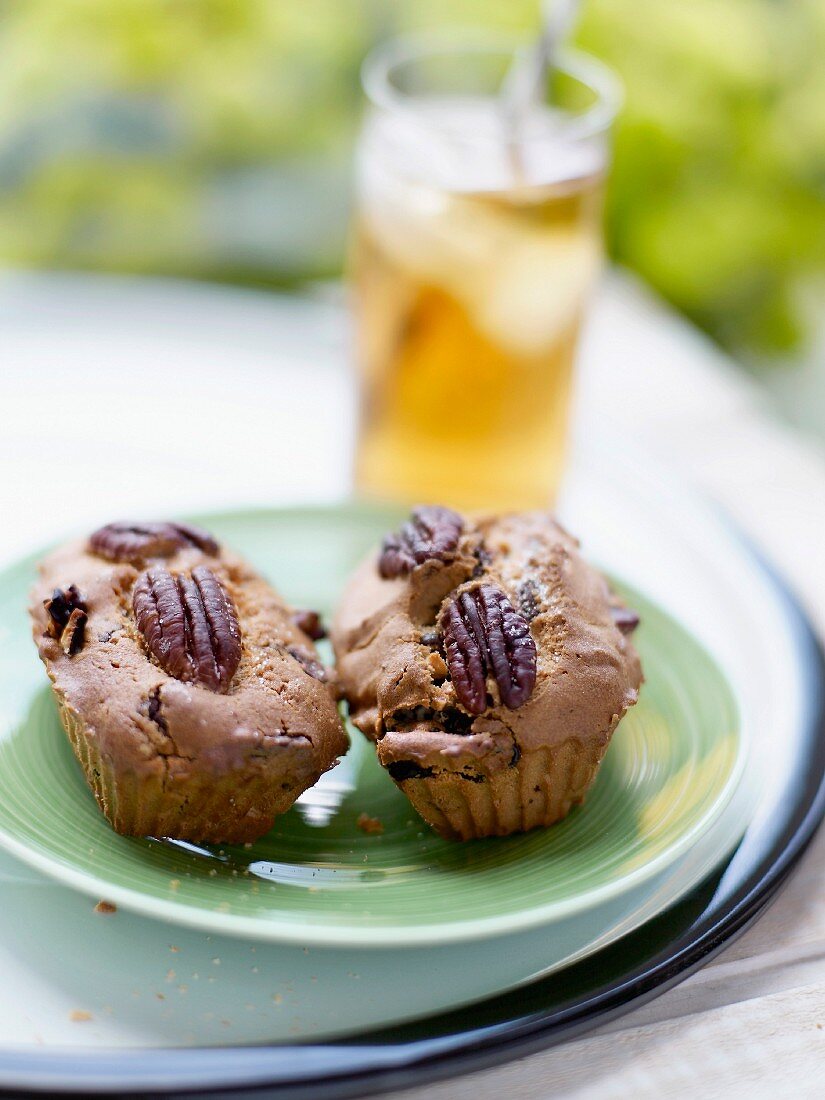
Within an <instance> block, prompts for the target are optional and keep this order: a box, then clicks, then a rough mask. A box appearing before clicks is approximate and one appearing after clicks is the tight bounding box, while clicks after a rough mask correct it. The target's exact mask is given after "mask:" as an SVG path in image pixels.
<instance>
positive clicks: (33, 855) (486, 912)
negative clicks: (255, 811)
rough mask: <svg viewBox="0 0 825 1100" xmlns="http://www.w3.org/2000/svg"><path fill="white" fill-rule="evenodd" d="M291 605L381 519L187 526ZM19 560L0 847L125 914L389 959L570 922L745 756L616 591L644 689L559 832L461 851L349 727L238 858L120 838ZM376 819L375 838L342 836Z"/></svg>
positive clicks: (715, 693) (717, 801)
mask: <svg viewBox="0 0 825 1100" xmlns="http://www.w3.org/2000/svg"><path fill="white" fill-rule="evenodd" d="M196 518H197V521H198V522H200V523H203V524H204V525H205V526H207V527H209V528H210V529H211V530H213V531H214V532H215V533H216V535H217V536H218V537H219V538H220V539H222V540H223V541H225V542H226V543H227V544H229V545H232V546H233V547H234V548H236V549H237V550H239V551H240V552H242V553H244V554H245V555H246V556H247V557H248V558H249V559H250V560H251V561H252V562H253V563H254V564H255V565H256V566H257V567H258V568H260V569H261V570H262V572H263V573H265V574H266V575H267V576H268V577H269V578H270V579H271V580H272V581H273V582H274V583H275V584H276V585H277V586H278V587H279V588H280V589H281V590H282V591H283V592H284V594H285V595H286V596H287V597H288V598H289V599H290V600H291V601H292V602H293V603H294V604H296V605H298V606H312V607H319V608H321V609H322V610H323V611H325V612H327V613H328V612H329V611H330V610H331V608H332V607H333V605H334V603H335V600H336V598H337V597H338V594H339V593H340V591H341V587H342V585H343V583H344V581H345V578H346V576H347V574H348V572H349V571H350V569H351V568H352V567H353V566H354V565H355V564H356V562H357V561H358V560H359V558H360V557H361V556H362V555H363V554H364V553H365V552H366V550H367V549H368V548H369V547H370V546H371V545H373V544H374V543H375V542H376V541H377V539H378V538H380V536H381V535H382V534H383V533H384V532H385V531H386V530H387V529H388V528H389V527H391V526H392V525H393V524H394V523H395V522H396V519H397V515H396V514H395V513H392V512H387V511H386V510H377V509H369V508H365V507H362V506H355V505H344V506H337V507H329V508H312V509H285V510H278V511H260V512H245V513H239V514H219V515H209V516H200V517H196ZM33 576H34V559H30V560H27V561H25V562H21V563H20V564H18V565H17V566H15V567H13V568H11V569H9V570H7V571H6V572H4V573H2V574H0V642H2V652H3V654H4V659H3V662H2V664H0V844H2V845H3V846H4V847H6V848H7V849H8V850H9V851H10V852H11V853H12V854H14V855H16V856H18V857H19V858H21V859H23V860H25V861H27V862H29V863H30V864H32V865H34V866H35V867H37V868H39V869H40V870H42V871H45V872H47V873H48V874H50V875H52V876H54V877H55V878H57V879H59V880H61V881H62V882H65V883H67V884H69V885H71V886H74V887H76V888H77V889H80V890H82V891H85V892H86V893H88V894H91V895H93V896H95V897H98V898H106V899H108V900H110V901H113V902H116V903H117V904H119V905H122V906H125V907H128V908H131V909H133V910H136V911H138V912H141V913H144V914H147V915H150V916H154V917H160V918H164V919H167V920H171V921H177V922H179V923H182V924H186V925H190V926H193V927H197V928H201V929H206V930H209V931H215V932H225V933H230V934H239V935H243V936H251V937H256V938H260V939H267V940H272V941H285V942H295V943H306V944H309V943H316V944H328V945H350V946H380V945H387V946H400V945H402V944H406V945H414V944H432V943H435V942H440V943H446V942H451V941H452V942H455V941H459V940H468V939H472V938H478V937H482V936H488V935H498V934H503V933H507V932H513V931H515V930H518V929H523V928H528V927H535V926H537V925H540V924H545V923H549V922H551V921H554V920H559V919H561V918H566V917H570V916H571V915H574V914H575V913H577V912H582V911H584V910H586V909H589V908H591V907H593V906H596V905H600V904H602V903H603V902H605V901H607V900H609V899H611V898H615V897H618V896H619V895H620V894H622V893H624V892H626V891H628V890H630V889H632V888H633V887H636V886H638V885H640V884H641V883H643V882H645V881H646V880H648V879H649V878H651V877H652V876H653V875H655V874H657V873H659V872H661V871H662V870H664V869H665V868H666V867H668V866H669V865H670V864H671V863H672V862H673V861H675V860H676V859H677V858H678V857H679V856H680V855H682V854H683V853H685V852H686V851H687V850H688V849H689V848H690V846H691V845H693V844H694V843H695V842H696V841H697V840H698V839H699V837H700V836H702V835H703V834H704V833H705V832H706V831H707V830H708V829H709V827H710V826H711V825H712V823H713V822H714V821H715V820H716V818H717V817H718V815H719V814H720V813H721V811H722V810H723V808H724V807H725V805H726V804H727V803H728V801H729V800H730V798H731V796H732V794H733V792H734V790H735V788H736V785H737V782H738V780H739V776H740V773H741V769H742V764H743V744H742V739H741V737H740V734H739V720H738V715H737V709H736V705H735V703H734V698H733V694H732V692H731V690H730V688H729V686H728V684H727V682H726V680H725V678H724V676H723V675H722V673H721V671H720V670H719V668H718V666H717V665H716V664H715V662H714V661H713V660H712V658H711V657H710V656H709V655H708V653H707V652H706V651H705V650H704V649H703V648H702V647H701V646H700V645H699V644H698V643H697V642H696V641H695V640H694V639H693V638H692V637H691V636H690V635H689V634H688V633H687V632H686V631H685V630H684V629H683V628H682V627H681V626H680V625H679V624H678V623H676V622H675V621H674V620H673V619H671V618H670V617H669V616H668V615H666V614H665V613H664V612H663V611H662V610H660V609H659V608H657V607H656V606H654V605H653V604H652V603H650V602H649V601H648V600H646V599H645V598H644V597H643V596H642V595H641V594H640V593H638V592H636V591H628V590H627V588H625V587H623V586H622V585H621V584H620V583H619V582H617V586H618V587H619V589H622V590H623V591H624V592H625V595H626V597H627V599H628V600H629V601H630V602H631V604H632V605H633V606H634V607H635V608H636V609H637V610H638V611H639V612H640V614H641V617H642V626H641V627H640V629H639V631H638V635H637V638H638V645H639V648H640V651H641V654H642V660H643V664H644V669H645V675H646V683H645V686H644V688H643V690H642V695H641V699H640V702H639V704H638V706H636V707H635V708H634V709H633V710H632V711H631V712H630V713H629V714H628V716H627V717H626V718H625V719H624V721H623V722H622V724H621V725H620V727H619V729H618V731H617V733H616V735H615V737H614V739H613V742H612V744H611V746H610V749H609V751H608V753H607V755H606V757H605V761H604V764H603V766H602V769H601V771H600V773H599V776H598V779H597V781H596V783H595V785H594V787H593V789H592V790H591V792H590V794H589V795H588V798H587V800H586V802H585V804H584V805H583V806H582V807H580V808H578V809H576V810H574V811H573V812H572V813H571V814H570V815H569V816H568V818H567V819H566V820H565V821H564V822H562V823H561V824H559V825H556V826H554V827H552V828H550V829H547V830H539V831H537V832H533V833H529V834H527V835H524V836H517V837H509V838H506V839H494V840H485V841H474V842H472V843H469V844H458V843H454V842H448V841H443V840H441V839H439V838H438V837H437V836H436V835H435V834H434V833H432V832H431V831H430V830H429V829H428V828H427V827H426V826H425V825H424V824H423V823H422V822H421V821H420V820H419V819H418V817H417V815H416V814H415V813H414V812H413V810H412V809H411V807H410V805H409V803H408V802H407V800H406V799H405V798H404V796H403V795H402V794H401V793H400V792H399V791H398V790H397V789H396V788H395V786H394V785H393V783H392V782H391V781H390V780H389V778H388V777H387V776H386V775H385V774H384V773H383V771H382V770H381V768H380V767H379V766H378V765H377V763H376V762H375V759H374V756H373V752H372V749H371V747H370V746H368V745H367V744H366V743H365V742H364V741H363V739H362V738H361V736H360V734H358V732H357V731H355V730H351V731H350V732H351V736H352V741H353V747H352V749H351V750H350V753H349V754H348V756H347V758H346V759H345V760H344V761H343V762H342V763H341V764H340V765H339V766H338V767H337V768H336V769H335V770H334V771H332V772H330V773H329V774H328V775H327V776H325V777H324V778H323V779H322V781H321V782H320V783H319V784H318V785H317V786H316V787H315V788H313V790H311V791H309V792H307V793H306V794H305V795H304V796H302V798H301V799H300V800H299V803H298V804H296V806H295V807H294V808H293V809H292V810H290V812H289V813H287V814H285V815H284V816H283V817H282V818H280V819H279V821H278V822H277V823H276V826H275V828H274V829H273V831H272V832H271V833H269V834H268V835H267V836H266V837H264V838H263V839H262V840H261V841H259V842H257V843H256V844H255V845H254V846H252V847H251V848H236V847H226V848H210V849H207V848H200V847H197V846H194V845H187V844H181V843H177V842H170V841H158V840H134V839H129V838H126V837H120V836H117V835H116V834H115V833H113V832H112V830H111V829H110V828H109V826H108V825H107V823H106V822H105V820H104V819H103V817H102V816H101V815H100V813H99V812H98V810H97V807H96V805H95V802H94V799H93V797H92V795H91V793H90V792H89V791H88V789H87V787H86V784H85V782H84V780H83V777H82V775H81V772H80V769H79V767H78V766H77V764H76V763H75V761H74V758H73V756H72V753H71V749H70V748H69V745H68V742H67V740H66V738H65V736H64V734H63V732H62V730H61V728H60V724H59V721H58V718H57V713H56V710H55V707H54V704H53V701H52V698H51V693H50V690H49V688H48V687H47V686H46V683H45V679H46V678H45V675H44V673H43V670H42V667H41V666H40V662H39V661H38V659H37V657H36V654H35V650H34V646H33V644H32V642H31V639H30V634H29V628H28V623H27V619H26V614H25V605H26V596H27V592H28V589H29V586H30V584H31V582H32V579H33ZM362 813H367V814H369V815H370V816H373V817H378V818H380V820H381V822H382V823H383V825H384V832H383V834H381V835H367V834H365V833H364V832H362V831H361V830H360V829H359V828H358V825H357V820H358V817H359V815H360V814H362Z"/></svg>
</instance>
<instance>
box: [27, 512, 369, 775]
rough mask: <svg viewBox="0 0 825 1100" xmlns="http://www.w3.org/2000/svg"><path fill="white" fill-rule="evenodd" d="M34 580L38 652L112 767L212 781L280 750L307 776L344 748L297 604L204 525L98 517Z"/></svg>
mask: <svg viewBox="0 0 825 1100" xmlns="http://www.w3.org/2000/svg"><path fill="white" fill-rule="evenodd" d="M40 578H41V579H40V581H39V583H38V585H37V588H36V590H35V592H34V593H33V600H32V608H31V613H32V617H33V620H34V638H35V642H36V643H37V647H38V650H39V652H40V655H41V657H42V658H43V660H44V661H45V662H46V666H47V669H48V671H49V675H50V677H51V679H52V681H53V683H54V686H55V688H56V690H57V691H58V693H59V695H60V697H61V698H62V699H63V700H64V701H65V703H66V704H67V705H68V707H69V708H70V710H71V711H75V712H77V713H80V714H82V716H83V719H84V721H85V722H86V723H87V724H88V725H89V726H90V727H91V728H92V729H93V730H94V733H95V736H96V738H97V739H98V741H99V743H100V747H101V752H102V753H103V755H104V756H108V757H111V758H112V759H115V760H116V761H117V762H118V764H119V766H120V767H129V768H131V769H133V770H134V771H135V772H136V773H138V774H144V773H146V774H148V773H153V772H155V771H157V769H158V768H159V767H160V766H166V767H169V766H171V765H172V764H175V763H176V762H177V763H178V764H182V765H185V766H187V767H189V766H191V767H197V768H198V769H199V770H200V771H202V772H204V773H206V774H212V775H214V776H216V777H220V776H222V775H225V774H227V773H229V772H234V771H236V770H238V769H239V768H241V767H242V766H243V765H244V763H245V762H246V761H250V760H253V761H254V760H260V759H262V758H263V757H264V756H266V755H267V754H268V753H269V752H270V751H271V750H276V749H280V750H281V752H282V753H283V750H288V751H287V752H286V753H284V760H285V762H286V760H287V758H289V759H290V761H291V763H290V766H291V767H293V768H294V769H295V770H296V772H297V773H300V772H301V771H302V769H303V768H304V765H306V770H307V776H308V777H309V776H310V773H312V778H314V776H315V770H316V769H317V766H319V762H320V766H321V767H328V766H330V765H331V763H332V762H333V761H334V759H335V757H336V756H338V755H340V754H342V753H343V752H345V751H346V747H347V743H346V738H345V736H344V733H343V730H342V728H341V724H340V720H339V717H338V712H337V706H336V701H335V691H334V688H333V685H332V684H330V683H329V682H327V681H328V679H329V673H328V671H327V670H326V669H324V667H323V665H322V664H321V663H320V661H319V659H318V654H317V652H316V650H315V646H314V644H313V640H312V638H311V637H310V635H309V633H307V632H305V631H304V630H302V629H301V625H300V624H301V623H302V622H303V623H306V621H307V620H306V613H296V612H293V611H292V610H291V609H290V608H289V607H288V606H287V605H286V604H285V603H284V601H283V600H282V599H281V598H280V596H279V595H278V593H277V592H275V591H274V590H273V589H272V588H271V587H270V585H269V584H267V582H266V581H264V580H263V578H261V577H260V576H259V575H258V574H257V573H255V572H254V570H252V569H251V568H250V566H249V565H247V564H246V562H244V561H243V560H242V559H241V558H239V557H236V556H235V555H234V554H232V553H230V552H229V551H227V550H225V549H223V548H222V547H220V546H219V545H218V544H217V542H215V540H214V539H213V538H212V537H211V535H209V534H208V533H207V532H204V531H201V530H200V529H199V528H195V527H191V526H188V525H184V524H172V523H150V524H126V523H117V524H109V525H108V526H107V527H104V528H101V529H100V530H99V531H96V532H95V533H94V534H93V535H92V536H91V538H90V539H88V540H84V541H79V542H75V543H72V544H69V545H68V546H64V547H62V548H61V549H59V550H57V551H55V552H54V553H53V554H52V555H51V556H50V557H49V558H47V559H46V561H44V562H43V564H42V565H41V567H40ZM315 636H316V637H317V636H318V634H317V630H316V632H315ZM285 766H286V764H285ZM300 778H301V776H300V774H298V775H296V779H300ZM309 781H312V779H311V778H308V779H307V782H309Z"/></svg>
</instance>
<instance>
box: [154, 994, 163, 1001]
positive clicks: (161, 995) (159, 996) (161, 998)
mask: <svg viewBox="0 0 825 1100" xmlns="http://www.w3.org/2000/svg"><path fill="white" fill-rule="evenodd" d="M155 996H156V997H157V999H158V1000H159V1001H165V1000H166V994H165V993H156V994H155Z"/></svg>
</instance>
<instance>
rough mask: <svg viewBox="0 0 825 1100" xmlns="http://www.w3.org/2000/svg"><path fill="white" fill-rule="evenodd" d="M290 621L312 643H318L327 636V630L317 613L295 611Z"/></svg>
mask: <svg viewBox="0 0 825 1100" xmlns="http://www.w3.org/2000/svg"><path fill="white" fill-rule="evenodd" d="M292 621H293V623H295V625H296V626H297V627H298V629H299V630H302V631H303V632H304V634H306V636H307V637H308V638H311V639H312V641H313V642H320V640H321V639H322V638H326V636H327V628H326V627H325V626H324V624H323V621H322V619H321V616H320V615H319V613H318V612H317V611H309V610H304V611H296V612H295V613H294V614H293V616H292Z"/></svg>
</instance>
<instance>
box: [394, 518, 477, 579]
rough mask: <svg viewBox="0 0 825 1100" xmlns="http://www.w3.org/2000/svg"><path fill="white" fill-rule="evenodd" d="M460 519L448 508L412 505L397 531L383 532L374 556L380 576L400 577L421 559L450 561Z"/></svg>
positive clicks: (420, 561) (453, 551) (455, 547)
mask: <svg viewBox="0 0 825 1100" xmlns="http://www.w3.org/2000/svg"><path fill="white" fill-rule="evenodd" d="M463 530H464V521H463V520H462V518H461V516H460V515H458V513H457V512H453V511H451V510H450V509H449V508H439V507H436V506H427V507H422V508H415V509H414V510H413V512H412V514H411V516H410V518H409V520H408V521H407V523H405V524H404V525H403V526H402V527H401V530H400V531H398V532H395V533H394V534H392V535H387V537H386V538H385V539H384V542H383V544H382V547H381V556H380V557H379V559H378V572H379V573H380V574H381V576H382V577H385V578H391V577H400V576H402V575H403V574H405V573H410V572H411V571H412V570H413V569H414V568H415V566H416V565H421V564H422V563H423V562H425V561H451V560H452V558H453V557H454V556H455V551H456V549H457V547H458V540H459V539H460V538H461V532H462V531H463Z"/></svg>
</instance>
